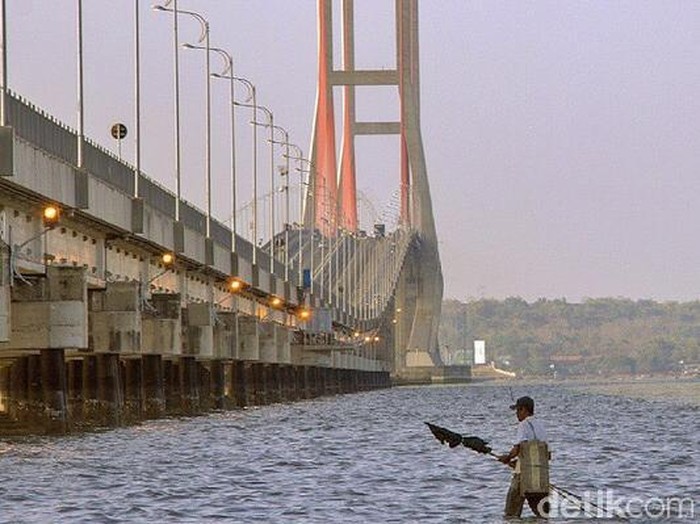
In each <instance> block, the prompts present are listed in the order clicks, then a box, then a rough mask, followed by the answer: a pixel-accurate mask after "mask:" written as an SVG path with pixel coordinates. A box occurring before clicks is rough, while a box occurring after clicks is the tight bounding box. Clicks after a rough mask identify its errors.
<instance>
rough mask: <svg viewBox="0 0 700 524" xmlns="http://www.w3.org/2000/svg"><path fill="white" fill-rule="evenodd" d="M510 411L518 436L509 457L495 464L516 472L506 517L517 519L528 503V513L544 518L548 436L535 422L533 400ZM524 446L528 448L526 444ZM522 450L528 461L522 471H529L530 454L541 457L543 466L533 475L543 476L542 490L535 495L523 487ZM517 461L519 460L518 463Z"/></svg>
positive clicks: (525, 400)
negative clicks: (513, 413)
mask: <svg viewBox="0 0 700 524" xmlns="http://www.w3.org/2000/svg"><path fill="white" fill-rule="evenodd" d="M510 409H514V410H515V414H516V416H517V417H518V421H519V424H518V432H517V436H516V439H515V441H516V442H515V445H514V446H513V448H512V449H511V450H510V452H509V453H507V454H505V455H500V456H499V457H498V460H500V461H501V462H503V463H504V464H508V465H509V466H511V467H513V468H515V471H514V472H513V479H512V480H511V483H510V489H509V490H508V496H507V497H506V511H505V513H506V517H520V514H521V513H522V511H523V504H524V503H525V500H527V503H528V505H529V506H530V509H531V510H532V512H533V513H534V514H535V515H537V516H538V517H547V515H548V514H549V502H548V501H546V500H545V499H546V498H547V496H548V495H549V493H548V492H549V486H548V484H549V463H548V459H549V456H548V453H549V452H548V450H547V445H546V443H547V432H546V430H545V429H544V426H543V425H542V423H541V422H540V421H539V420H538V419H536V418H535V401H534V400H532V398H530V397H520V398H519V399H518V400H517V401H516V402H515V404H514V405H512V406H510ZM534 441H537V442H534ZM526 442H528V443H530V444H525V443H526ZM533 445H534V447H533ZM525 448H527V451H528V453H527V459H528V460H527V461H526V463H527V464H526V466H525V467H529V464H530V458H531V456H532V454H533V453H534V455H535V456H537V455H538V454H539V455H540V457H541V462H542V463H541V464H538V465H537V466H538V467H539V468H541V469H542V471H540V470H539V469H538V470H535V473H536V474H538V475H539V474H540V473H542V474H544V475H546V476H545V477H543V478H544V480H543V483H544V484H545V487H541V488H540V489H538V490H537V491H538V492H532V491H528V490H529V489H530V488H529V487H528V486H524V485H523V478H522V471H521V467H522V464H521V461H522V459H523V458H524V457H523V452H525V451H526V449H525ZM533 450H534V451H533ZM519 458H520V459H521V460H518V459H519ZM526 473H530V471H529V470H528V471H527V472H526ZM529 479H530V477H529V476H528V480H529ZM540 503H542V504H540Z"/></svg>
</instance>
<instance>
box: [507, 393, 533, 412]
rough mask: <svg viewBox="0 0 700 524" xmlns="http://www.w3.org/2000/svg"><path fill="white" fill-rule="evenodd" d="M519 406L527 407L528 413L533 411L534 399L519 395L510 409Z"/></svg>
mask: <svg viewBox="0 0 700 524" xmlns="http://www.w3.org/2000/svg"><path fill="white" fill-rule="evenodd" d="M521 406H522V407H524V408H525V409H527V410H528V411H529V412H530V413H534V411H535V401H534V400H532V399H531V398H530V397H520V398H519V399H518V400H516V401H515V404H513V405H512V406H511V407H510V409H518V408H519V407H521Z"/></svg>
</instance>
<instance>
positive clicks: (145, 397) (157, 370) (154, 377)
mask: <svg viewBox="0 0 700 524" xmlns="http://www.w3.org/2000/svg"><path fill="white" fill-rule="evenodd" d="M141 359H142V370H143V380H142V382H141V388H142V390H141V391H142V392H141V398H142V401H143V417H144V418H146V419H149V418H159V417H162V416H163V414H164V413H165V391H164V387H163V378H164V376H163V375H164V371H163V359H162V357H161V356H160V355H143V356H142V357H141Z"/></svg>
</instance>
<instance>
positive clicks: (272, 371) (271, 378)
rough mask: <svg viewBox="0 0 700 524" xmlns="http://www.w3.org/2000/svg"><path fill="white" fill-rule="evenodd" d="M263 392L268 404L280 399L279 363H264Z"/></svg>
mask: <svg viewBox="0 0 700 524" xmlns="http://www.w3.org/2000/svg"><path fill="white" fill-rule="evenodd" d="M265 392H266V394H267V395H266V396H267V403H268V404H274V403H275V402H280V401H281V400H282V398H281V397H282V391H281V382H280V366H279V364H266V365H265Z"/></svg>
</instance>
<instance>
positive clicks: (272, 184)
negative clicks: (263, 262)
mask: <svg viewBox="0 0 700 524" xmlns="http://www.w3.org/2000/svg"><path fill="white" fill-rule="evenodd" d="M234 103H235V104H236V105H239V106H243V107H254V110H260V111H262V112H263V113H265V115H266V116H267V124H262V123H260V122H258V121H257V114H256V115H255V118H253V122H252V124H253V127H256V126H259V125H262V126H264V127H269V128H270V195H271V202H270V225H269V229H270V274H271V275H272V274H274V272H275V144H274V141H275V135H274V133H275V129H274V127H275V118H274V115H273V114H272V111H270V110H269V109H268V108H267V107H265V106H260V105H255V106H252V105H249V104H241V103H239V102H234ZM254 212H255V211H254Z"/></svg>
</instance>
